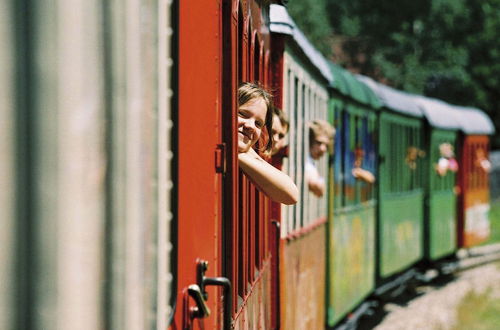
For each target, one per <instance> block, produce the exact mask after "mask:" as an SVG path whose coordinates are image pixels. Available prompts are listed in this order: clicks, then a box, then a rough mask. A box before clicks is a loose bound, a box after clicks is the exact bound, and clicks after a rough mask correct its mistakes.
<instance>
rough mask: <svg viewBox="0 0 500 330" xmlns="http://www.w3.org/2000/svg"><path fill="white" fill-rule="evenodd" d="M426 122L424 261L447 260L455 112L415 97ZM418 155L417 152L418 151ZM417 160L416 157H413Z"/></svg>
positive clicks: (452, 222)
mask: <svg viewBox="0 0 500 330" xmlns="http://www.w3.org/2000/svg"><path fill="white" fill-rule="evenodd" d="M416 102H417V103H418V104H419V106H420V108H421V109H422V112H423V113H424V115H425V117H426V119H427V123H428V124H427V125H426V132H427V133H426V134H425V135H424V149H423V152H425V155H426V157H425V160H426V161H425V164H426V165H425V167H426V174H425V183H424V186H425V206H426V207H425V216H424V219H425V235H424V237H425V242H424V254H425V258H426V259H427V260H431V261H432V260H437V259H440V258H442V257H445V256H450V255H451V254H453V253H454V252H455V251H456V247H457V244H456V242H457V240H456V228H457V214H456V205H457V190H456V187H455V185H456V174H457V171H458V170H459V167H460V164H459V163H458V161H457V158H456V155H455V152H456V151H457V144H456V143H457V142H458V141H457V135H458V129H459V127H460V126H459V123H458V121H457V116H459V114H458V112H457V111H456V110H455V109H454V108H453V107H452V106H451V105H449V104H447V103H445V102H443V101H440V100H436V99H431V98H426V97H418V96H416ZM417 153H418V151H417ZM415 156H416V157H418V154H417V155H415Z"/></svg>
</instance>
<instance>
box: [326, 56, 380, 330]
mask: <svg viewBox="0 0 500 330" xmlns="http://www.w3.org/2000/svg"><path fill="white" fill-rule="evenodd" d="M331 70H332V74H333V77H334V80H333V82H332V86H331V92H332V97H331V99H330V121H331V122H332V124H333V125H334V126H335V128H336V131H337V132H336V138H335V144H334V153H333V157H332V159H331V163H330V179H329V182H331V184H330V185H329V187H330V191H329V197H330V198H329V221H328V243H327V244H328V248H327V258H328V261H327V267H328V268H327V269H328V274H327V282H328V283H327V287H328V289H327V324H328V325H329V326H333V325H334V324H336V323H338V322H339V321H340V320H341V319H342V318H344V317H345V316H346V315H347V314H348V313H349V312H351V311H352V310H353V309H354V308H356V307H357V306H358V305H360V304H361V303H362V302H363V301H364V299H365V298H366V297H367V296H369V295H370V294H371V292H372V291H373V290H374V287H375V244H376V241H375V228H376V227H375V226H376V223H375V222H376V206H377V205H376V196H375V184H374V183H373V182H372V183H368V182H364V181H363V180H361V179H359V178H358V179H356V178H355V177H354V175H353V173H352V171H353V169H354V167H355V166H359V167H361V168H363V170H364V171H368V172H370V173H375V171H376V162H377V157H376V150H375V143H376V141H375V137H376V124H377V122H376V121H377V109H378V108H379V107H380V103H379V101H378V99H377V97H376V96H375V94H373V92H372V91H371V90H370V89H369V88H368V87H367V86H366V85H365V84H363V83H361V82H360V81H359V80H357V79H356V78H355V77H354V75H352V74H351V73H349V72H348V71H346V70H344V69H342V68H341V67H339V66H337V65H335V64H331ZM359 308H362V306H359Z"/></svg>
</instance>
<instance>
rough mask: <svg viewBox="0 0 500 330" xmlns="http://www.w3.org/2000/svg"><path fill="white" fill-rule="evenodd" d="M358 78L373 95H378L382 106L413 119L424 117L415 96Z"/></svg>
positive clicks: (360, 76) (370, 80) (365, 77)
mask: <svg viewBox="0 0 500 330" xmlns="http://www.w3.org/2000/svg"><path fill="white" fill-rule="evenodd" d="M356 78H357V79H359V80H360V81H362V82H363V83H365V84H366V85H367V86H368V87H370V88H371V90H372V91H373V93H375V95H377V97H378V99H379V100H380V103H381V104H382V106H384V107H386V108H388V109H391V110H392V111H395V112H398V113H402V114H405V115H408V116H412V117H419V118H421V117H423V116H424V113H423V112H422V109H421V108H420V107H419V105H418V104H417V103H416V102H415V97H414V95H412V94H409V93H406V92H403V91H399V90H397V89H394V88H392V87H389V86H386V85H384V84H381V83H379V82H376V81H375V80H373V79H372V78H370V77H367V76H363V75H356Z"/></svg>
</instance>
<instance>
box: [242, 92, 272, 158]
mask: <svg viewBox="0 0 500 330" xmlns="http://www.w3.org/2000/svg"><path fill="white" fill-rule="evenodd" d="M266 113H267V106H266V102H265V101H264V99H263V98H261V97H257V98H254V99H251V100H250V101H248V102H247V103H245V104H243V105H241V106H240V107H239V109H238V152H247V151H248V150H250V148H251V147H253V146H254V144H255V143H256V142H257V141H258V140H259V138H260V134H261V133H262V129H263V128H264V126H265V124H266Z"/></svg>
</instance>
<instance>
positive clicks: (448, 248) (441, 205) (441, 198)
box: [429, 192, 456, 259]
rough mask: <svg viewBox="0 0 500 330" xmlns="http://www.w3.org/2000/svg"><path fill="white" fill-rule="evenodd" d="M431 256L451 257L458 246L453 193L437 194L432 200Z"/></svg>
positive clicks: (430, 222) (436, 257)
mask: <svg viewBox="0 0 500 330" xmlns="http://www.w3.org/2000/svg"><path fill="white" fill-rule="evenodd" d="M429 231H430V236H429V237H430V242H429V256H430V258H431V259H438V258H440V257H443V256H446V255H449V254H451V253H453V251H455V246H456V197H455V194H453V192H437V193H434V194H432V196H431V199H430V217H429Z"/></svg>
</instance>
